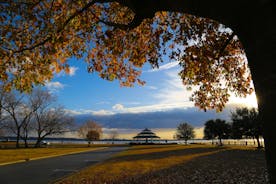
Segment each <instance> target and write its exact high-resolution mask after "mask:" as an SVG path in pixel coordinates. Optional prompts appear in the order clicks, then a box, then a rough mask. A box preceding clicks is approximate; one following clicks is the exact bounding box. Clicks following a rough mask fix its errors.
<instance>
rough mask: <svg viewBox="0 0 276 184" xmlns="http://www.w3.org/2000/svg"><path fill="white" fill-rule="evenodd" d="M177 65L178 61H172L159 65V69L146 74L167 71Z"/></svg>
mask: <svg viewBox="0 0 276 184" xmlns="http://www.w3.org/2000/svg"><path fill="white" fill-rule="evenodd" d="M178 65H179V61H173V62H170V63H166V64H164V65H161V66H159V68H155V69H152V70H149V71H148V72H158V71H162V70H168V69H171V68H174V67H176V66H178Z"/></svg>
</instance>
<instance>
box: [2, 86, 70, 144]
mask: <svg viewBox="0 0 276 184" xmlns="http://www.w3.org/2000/svg"><path fill="white" fill-rule="evenodd" d="M72 124H73V118H72V117H70V116H68V115H67V113H66V111H65V109H64V108H63V107H62V106H60V105H59V104H57V99H56V98H55V97H54V96H53V95H52V94H51V93H50V92H49V91H47V90H42V89H41V88H36V89H34V90H33V91H32V92H31V93H28V94H23V93H20V92H18V91H10V92H7V91H6V90H4V85H3V84H2V85H0V132H1V134H2V137H3V136H4V135H15V137H16V147H17V148H19V147H20V144H19V142H20V140H23V142H24V146H25V147H29V142H28V141H29V138H30V135H32V136H34V137H35V138H36V141H35V147H40V145H41V142H42V141H43V139H45V137H47V136H50V135H57V134H62V133H64V132H66V131H68V130H70V128H71V127H72Z"/></svg>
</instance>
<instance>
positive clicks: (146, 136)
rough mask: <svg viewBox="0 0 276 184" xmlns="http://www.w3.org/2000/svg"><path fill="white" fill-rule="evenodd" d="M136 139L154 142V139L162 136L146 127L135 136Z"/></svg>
mask: <svg viewBox="0 0 276 184" xmlns="http://www.w3.org/2000/svg"><path fill="white" fill-rule="evenodd" d="M133 139H134V140H135V141H145V143H149V142H153V140H159V139H160V137H159V136H157V135H155V133H153V132H152V131H151V130H150V129H147V128H146V129H144V130H143V131H142V132H140V133H138V134H137V135H136V136H135V137H133Z"/></svg>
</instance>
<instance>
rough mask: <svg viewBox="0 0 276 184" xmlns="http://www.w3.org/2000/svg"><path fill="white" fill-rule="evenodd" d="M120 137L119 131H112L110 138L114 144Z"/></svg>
mask: <svg viewBox="0 0 276 184" xmlns="http://www.w3.org/2000/svg"><path fill="white" fill-rule="evenodd" d="M118 135H119V133H118V131H117V130H111V131H110V133H109V137H110V139H112V144H114V140H115V139H116V138H118Z"/></svg>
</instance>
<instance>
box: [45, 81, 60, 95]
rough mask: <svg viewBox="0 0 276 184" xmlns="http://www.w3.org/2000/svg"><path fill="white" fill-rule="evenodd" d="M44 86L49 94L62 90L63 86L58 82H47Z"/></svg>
mask: <svg viewBox="0 0 276 184" xmlns="http://www.w3.org/2000/svg"><path fill="white" fill-rule="evenodd" d="M45 86H46V88H47V89H48V90H49V91H50V92H51V93H55V92H58V91H59V90H61V89H63V88H64V85H63V84H62V83H60V82H47V83H46V84H45Z"/></svg>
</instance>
